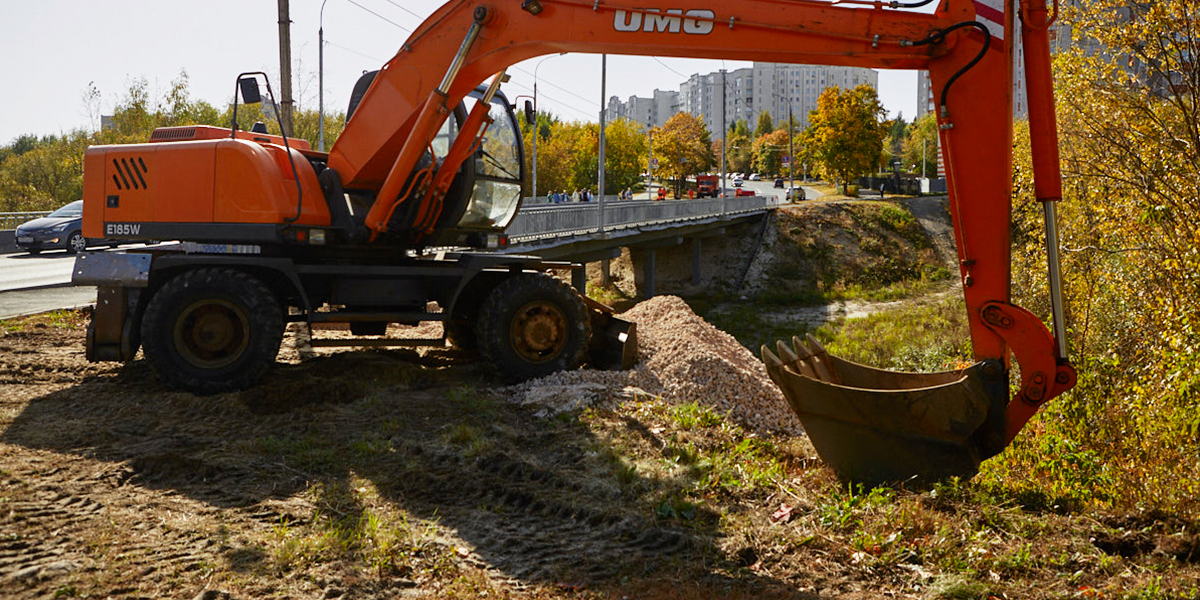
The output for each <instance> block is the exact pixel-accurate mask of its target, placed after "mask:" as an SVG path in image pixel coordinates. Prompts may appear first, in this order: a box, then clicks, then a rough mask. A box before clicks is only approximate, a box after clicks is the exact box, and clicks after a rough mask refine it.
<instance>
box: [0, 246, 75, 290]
mask: <svg viewBox="0 0 1200 600" xmlns="http://www.w3.org/2000/svg"><path fill="white" fill-rule="evenodd" d="M74 266H75V255H74V254H67V253H65V252H48V253H45V254H38V255H36V256H34V255H32V254H26V253H23V252H22V253H18V254H6V255H4V256H0V292H7V291H10V290H18V289H28V288H37V287H47V286H52V285H63V284H68V283H70V282H71V269H72V267H74Z"/></svg>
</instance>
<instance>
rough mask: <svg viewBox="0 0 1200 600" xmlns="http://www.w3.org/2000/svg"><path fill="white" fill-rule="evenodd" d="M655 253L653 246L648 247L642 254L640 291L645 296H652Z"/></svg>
mask: <svg viewBox="0 0 1200 600" xmlns="http://www.w3.org/2000/svg"><path fill="white" fill-rule="evenodd" d="M657 254H658V253H657V252H656V251H655V249H654V248H650V249H648V250H646V251H645V253H644V254H643V255H642V293H643V294H644V295H645V296H646V297H647V298H650V297H653V296H654V271H655V268H656V265H655V262H656V260H657Z"/></svg>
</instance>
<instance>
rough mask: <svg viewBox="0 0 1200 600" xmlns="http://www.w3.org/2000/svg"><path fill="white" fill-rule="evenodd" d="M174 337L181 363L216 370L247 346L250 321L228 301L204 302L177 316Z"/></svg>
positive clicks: (207, 300) (205, 300)
mask: <svg viewBox="0 0 1200 600" xmlns="http://www.w3.org/2000/svg"><path fill="white" fill-rule="evenodd" d="M174 338H175V348H177V349H178V351H179V354H180V356H181V357H182V358H183V359H184V360H186V361H187V362H189V363H191V364H193V365H195V366H197V367H200V368H203V369H220V368H222V367H226V366H229V365H230V364H232V363H233V362H235V361H236V360H237V359H239V358H241V356H242V355H243V354H244V353H245V351H246V348H247V347H248V346H249V345H250V320H249V319H248V318H247V316H246V313H245V312H244V311H243V310H242V309H241V308H239V307H237V306H235V305H234V304H233V303H231V302H227V301H225V300H218V299H212V298H209V299H204V300H201V301H199V302H195V303H193V304H191V305H190V306H188V307H187V308H185V309H184V310H183V312H181V313H180V314H179V318H178V319H176V320H175V333H174Z"/></svg>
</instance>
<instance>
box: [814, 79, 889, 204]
mask: <svg viewBox="0 0 1200 600" xmlns="http://www.w3.org/2000/svg"><path fill="white" fill-rule="evenodd" d="M886 115H887V111H885V110H884V108H883V105H882V104H880V102H879V96H878V94H876V92H875V88H872V87H871V86H869V85H865V84H864V85H860V86H858V87H856V88H854V89H852V90H848V91H843V90H842V89H841V88H838V87H830V88H827V89H826V90H825V91H824V92H821V95H820V97H818V98H817V109H816V110H814V111H812V112H811V113H809V117H808V121H809V123H810V124H809V126H808V130H807V131H806V132H805V139H806V140H807V141H808V143H809V144H810V148H809V149H810V151H811V152H812V155H813V158H814V159H815V160H816V162H817V166H818V167H819V169H820V170H821V171H823V172H824V173H825V174H826V176H829V177H832V178H833V179H834V180H835V181H837V182H841V184H842V185H843V186H845V185H847V184H848V183H849V181H850V179H851V178H852V177H856V176H859V175H863V174H866V173H869V172H871V169H873V168H874V167H875V166H876V165H878V164H879V158H880V155H881V154H882V152H883V140H884V139H885V138H886V137H887V131H888V130H887V127H886V125H885V123H884V117H885V116H886Z"/></svg>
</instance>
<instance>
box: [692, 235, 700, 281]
mask: <svg viewBox="0 0 1200 600" xmlns="http://www.w3.org/2000/svg"><path fill="white" fill-rule="evenodd" d="M692 285H700V238H698V237H697V238H692Z"/></svg>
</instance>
